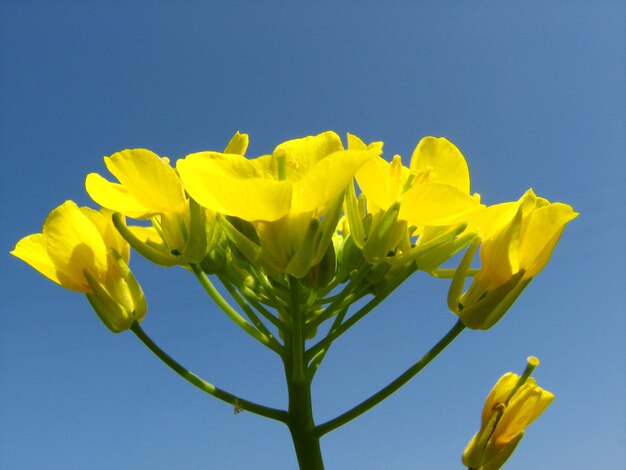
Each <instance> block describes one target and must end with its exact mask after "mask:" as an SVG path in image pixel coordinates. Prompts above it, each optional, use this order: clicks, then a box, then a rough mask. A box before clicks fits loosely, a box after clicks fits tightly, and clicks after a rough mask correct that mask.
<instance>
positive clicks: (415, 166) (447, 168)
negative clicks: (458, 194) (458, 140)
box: [410, 137, 470, 193]
mask: <svg viewBox="0 0 626 470" xmlns="http://www.w3.org/2000/svg"><path fill="white" fill-rule="evenodd" d="M410 168H411V171H412V172H413V173H415V174H417V175H418V177H417V178H416V179H417V181H420V179H419V174H420V173H421V172H425V173H426V174H427V175H428V178H427V181H429V182H440V183H447V184H451V185H452V186H455V187H457V188H458V189H459V190H461V191H462V192H464V193H469V190H470V178H469V169H468V167H467V162H466V161H465V157H463V154H462V153H461V152H460V151H459V149H458V148H457V147H456V146H455V145H454V144H453V143H452V142H450V141H449V140H448V139H446V138H444V137H424V138H423V139H422V140H420V142H419V143H418V144H417V147H415V150H414V151H413V156H412V157H411V164H410Z"/></svg>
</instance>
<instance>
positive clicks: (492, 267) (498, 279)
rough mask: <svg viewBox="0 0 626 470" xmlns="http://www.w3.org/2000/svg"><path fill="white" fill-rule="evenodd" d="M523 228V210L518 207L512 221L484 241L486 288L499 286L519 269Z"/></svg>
mask: <svg viewBox="0 0 626 470" xmlns="http://www.w3.org/2000/svg"><path fill="white" fill-rule="evenodd" d="M521 229H522V210H521V208H518V210H517V211H516V212H515V215H514V217H513V219H512V220H511V221H510V223H508V224H506V225H504V226H503V227H502V228H501V230H499V231H498V232H496V233H493V234H492V235H491V236H490V237H489V238H487V239H486V240H484V241H483V243H482V245H481V247H480V260H481V263H482V270H481V273H480V278H481V279H485V280H486V285H485V289H486V290H490V289H491V288H492V287H495V286H499V285H501V284H504V283H505V282H506V281H508V280H509V279H510V278H511V277H512V276H513V275H514V274H516V273H517V272H518V271H519V268H520V266H519V243H520V233H521Z"/></svg>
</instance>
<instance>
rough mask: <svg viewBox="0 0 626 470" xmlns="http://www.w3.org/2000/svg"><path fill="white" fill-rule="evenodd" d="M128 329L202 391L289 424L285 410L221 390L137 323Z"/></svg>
mask: <svg viewBox="0 0 626 470" xmlns="http://www.w3.org/2000/svg"><path fill="white" fill-rule="evenodd" d="M130 329H131V330H132V332H133V333H135V335H137V337H138V338H139V339H140V340H141V342H142V343H143V344H145V345H146V346H147V347H148V349H150V351H152V352H153V353H154V354H155V355H156V356H157V357H158V358H159V359H161V360H162V361H163V362H165V364H167V365H168V366H169V367H170V368H171V369H172V370H173V371H174V372H176V373H177V374H178V375H180V376H181V377H182V378H183V379H185V380H186V381H187V382H189V383H190V384H192V385H194V386H196V387H198V388H199V389H200V390H202V391H203V392H206V393H208V394H209V395H211V396H214V397H215V398H218V399H220V400H222V401H225V402H226V403H229V404H231V405H233V406H238V407H239V408H243V409H244V410H246V411H250V412H251V413H255V414H257V415H260V416H264V417H266V418H271V419H274V420H276V421H280V422H283V423H286V424H289V416H288V414H287V412H286V411H284V410H277V409H275V408H269V407H267V406H263V405H259V404H258V403H254V402H251V401H248V400H245V399H243V398H239V397H237V396H235V395H233V394H232V393H229V392H227V391H225V390H222V389H220V388H218V387H216V386H215V385H213V384H211V383H209V382H207V381H205V380H203V379H201V378H200V377H198V376H197V375H196V374H194V373H193V372H191V371H189V370H187V369H185V367H183V366H182V365H180V364H179V363H178V362H176V361H175V360H174V359H173V358H171V357H170V356H169V355H168V354H167V353H166V352H165V351H163V350H162V349H161V348H160V347H159V346H158V345H157V344H156V343H155V342H154V341H152V339H151V338H150V337H149V336H148V335H147V334H146V333H145V332H144V331H143V330H142V329H141V327H140V326H139V323H137V322H135V323H133V325H132V326H131V327H130Z"/></svg>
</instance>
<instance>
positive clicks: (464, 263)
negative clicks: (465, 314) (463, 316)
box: [447, 237, 480, 314]
mask: <svg viewBox="0 0 626 470" xmlns="http://www.w3.org/2000/svg"><path fill="white" fill-rule="evenodd" d="M479 244H480V238H478V237H476V238H475V239H474V240H473V241H472V242H470V244H469V245H468V247H467V250H465V253H464V254H463V258H461V262H460V263H459V266H458V267H457V268H456V270H455V272H454V276H453V277H452V282H451V283H450V289H449V290H448V299H447V300H448V308H449V309H450V311H451V312H453V313H457V314H458V313H459V299H460V298H461V294H462V293H463V287H464V286H465V280H466V279H467V274H468V273H469V271H470V266H471V264H472V260H473V259H474V254H475V253H476V249H477V248H478V245H479Z"/></svg>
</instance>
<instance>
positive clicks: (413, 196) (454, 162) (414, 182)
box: [356, 137, 480, 227]
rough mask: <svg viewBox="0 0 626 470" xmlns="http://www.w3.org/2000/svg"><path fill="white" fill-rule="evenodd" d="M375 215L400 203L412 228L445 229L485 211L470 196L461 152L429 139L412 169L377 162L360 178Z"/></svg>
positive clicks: (447, 143) (440, 140) (417, 153)
mask: <svg viewBox="0 0 626 470" xmlns="http://www.w3.org/2000/svg"><path fill="white" fill-rule="evenodd" d="M356 177H357V182H358V183H359V187H360V188H361V190H362V191H363V193H364V194H365V196H366V197H367V201H368V209H369V211H370V212H377V211H378V210H387V209H389V207H390V206H391V205H392V204H394V203H395V202H401V206H400V213H399V215H398V220H403V221H406V222H408V223H409V224H410V225H415V226H419V227H424V226H445V225H450V224H452V223H454V222H455V221H456V220H458V219H459V218H460V217H461V216H462V215H463V214H465V213H467V212H469V211H472V210H475V209H477V208H478V207H479V206H480V198H479V197H478V195H475V196H471V195H470V192H469V190H470V186H469V184H470V179H469V170H468V167H467V163H466V161H465V158H464V157H463V155H462V154H461V152H460V151H459V150H458V149H457V148H456V146H455V145H454V144H453V143H452V142H450V141H449V140H447V139H445V138H443V137H439V138H437V137H425V138H423V139H422V140H421V141H420V142H419V143H418V144H417V147H416V148H415V151H414V152H413V155H412V157H411V163H410V168H407V167H405V166H403V165H402V161H401V157H400V156H399V155H396V156H394V158H393V160H392V162H391V163H389V162H387V161H386V160H384V159H383V158H380V157H377V158H373V159H371V160H370V161H369V162H367V163H366V164H365V165H363V167H362V168H361V169H360V170H359V171H358V173H357V176H356Z"/></svg>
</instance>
